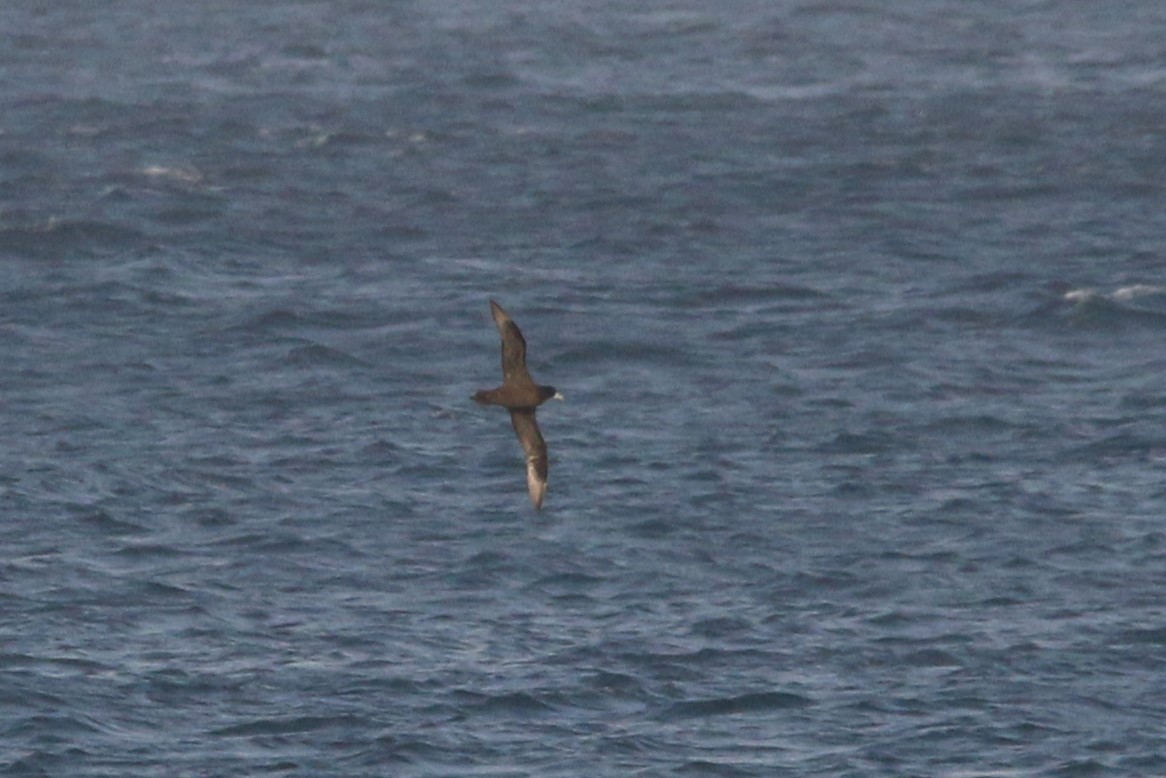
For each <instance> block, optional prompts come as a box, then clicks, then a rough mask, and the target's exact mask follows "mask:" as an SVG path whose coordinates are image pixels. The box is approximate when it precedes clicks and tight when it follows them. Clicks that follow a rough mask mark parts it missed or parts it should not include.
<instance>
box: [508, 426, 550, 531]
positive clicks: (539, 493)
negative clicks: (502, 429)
mask: <svg viewBox="0 0 1166 778" xmlns="http://www.w3.org/2000/svg"><path fill="white" fill-rule="evenodd" d="M510 422H511V423H512V424H513V425H514V432H515V433H516V434H517V435H518V442H519V443H521V444H522V451H523V453H525V454H526V487H527V489H529V490H530V501H531V502H532V503H533V504H534V507H535V510H538V509H539V508H541V507H542V504H543V498H544V497H546V494H547V470H548V468H547V444H546V442H545V441H544V440H543V436H542V433H541V432H539V430H538V422H536V421H535V418H534V408H522V409H519V410H512V411H510Z"/></svg>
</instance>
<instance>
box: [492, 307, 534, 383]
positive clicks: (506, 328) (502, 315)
mask: <svg viewBox="0 0 1166 778" xmlns="http://www.w3.org/2000/svg"><path fill="white" fill-rule="evenodd" d="M490 313H491V314H492V315H493V316H494V324H496V325H497V326H498V334H499V335H501V336H502V382H503V383H506V384H510V383H534V379H532V378H531V377H530V373H529V372H527V370H526V339H525V338H523V337H522V331H521V330H519V329H518V325H517V324H515V323H514V320H513V319H511V318H510V314H508V313H507V312H506V311H504V310H503V309H502V306H501V305H499V304H498V303H496V302H494V301H493V300H491V301H490Z"/></svg>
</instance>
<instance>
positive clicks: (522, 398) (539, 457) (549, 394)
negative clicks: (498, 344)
mask: <svg viewBox="0 0 1166 778" xmlns="http://www.w3.org/2000/svg"><path fill="white" fill-rule="evenodd" d="M490 313H491V314H492V315H493V317H494V324H495V325H497V327H498V334H499V335H501V336H502V385H501V386H499V387H498V388H496V389H483V390H481V391H480V392H477V393H475V394H474V398H473V399H474V401H475V402H477V403H479V404H481V405H501V406H502V407H503V408H506V409H507V410H508V411H510V422H511V424H513V425H514V433H515V434H516V435H517V436H518V442H519V443H521V444H522V450H523V453H525V454H526V485H527V488H528V490H529V491H530V501H531V503H532V504H533V505H534V507H535V510H538V509H539V508H541V507H542V504H543V499H544V498H545V497H546V493H547V472H548V468H547V444H546V442H545V441H544V440H543V436H542V433H541V432H539V429H538V422H537V421H536V420H535V415H534V412H535V408H537V407H538V406H540V405H542V404H543V403H544V402H546V401H547V400H550V399H558V400H561V399H563V396H562V395H561V394H559V393H558V392H556V391H555V388H554V387H553V386H539V385H538V384H536V383H535V382H534V379H533V378H531V377H530V373H529V372H528V371H527V369H526V339H525V338H523V337H522V331H521V330H519V329H518V325H517V324H515V323H514V320H513V319H511V318H510V314H508V313H506V311H505V310H503V309H502V306H501V305H499V304H498V303H496V302H494V301H493V300H491V301H490Z"/></svg>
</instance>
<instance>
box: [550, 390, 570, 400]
mask: <svg viewBox="0 0 1166 778" xmlns="http://www.w3.org/2000/svg"><path fill="white" fill-rule="evenodd" d="M551 399H552V400H565V399H567V398H565V397H563V393H562V392H555V393H554V394H552V395H551Z"/></svg>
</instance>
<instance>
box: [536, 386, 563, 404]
mask: <svg viewBox="0 0 1166 778" xmlns="http://www.w3.org/2000/svg"><path fill="white" fill-rule="evenodd" d="M538 393H539V396H540V397H542V399H543V401H544V402H545V401H547V400H561V399H563V395H561V394H559V390H557V389H555V387H553V386H540V387H539V388H538Z"/></svg>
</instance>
